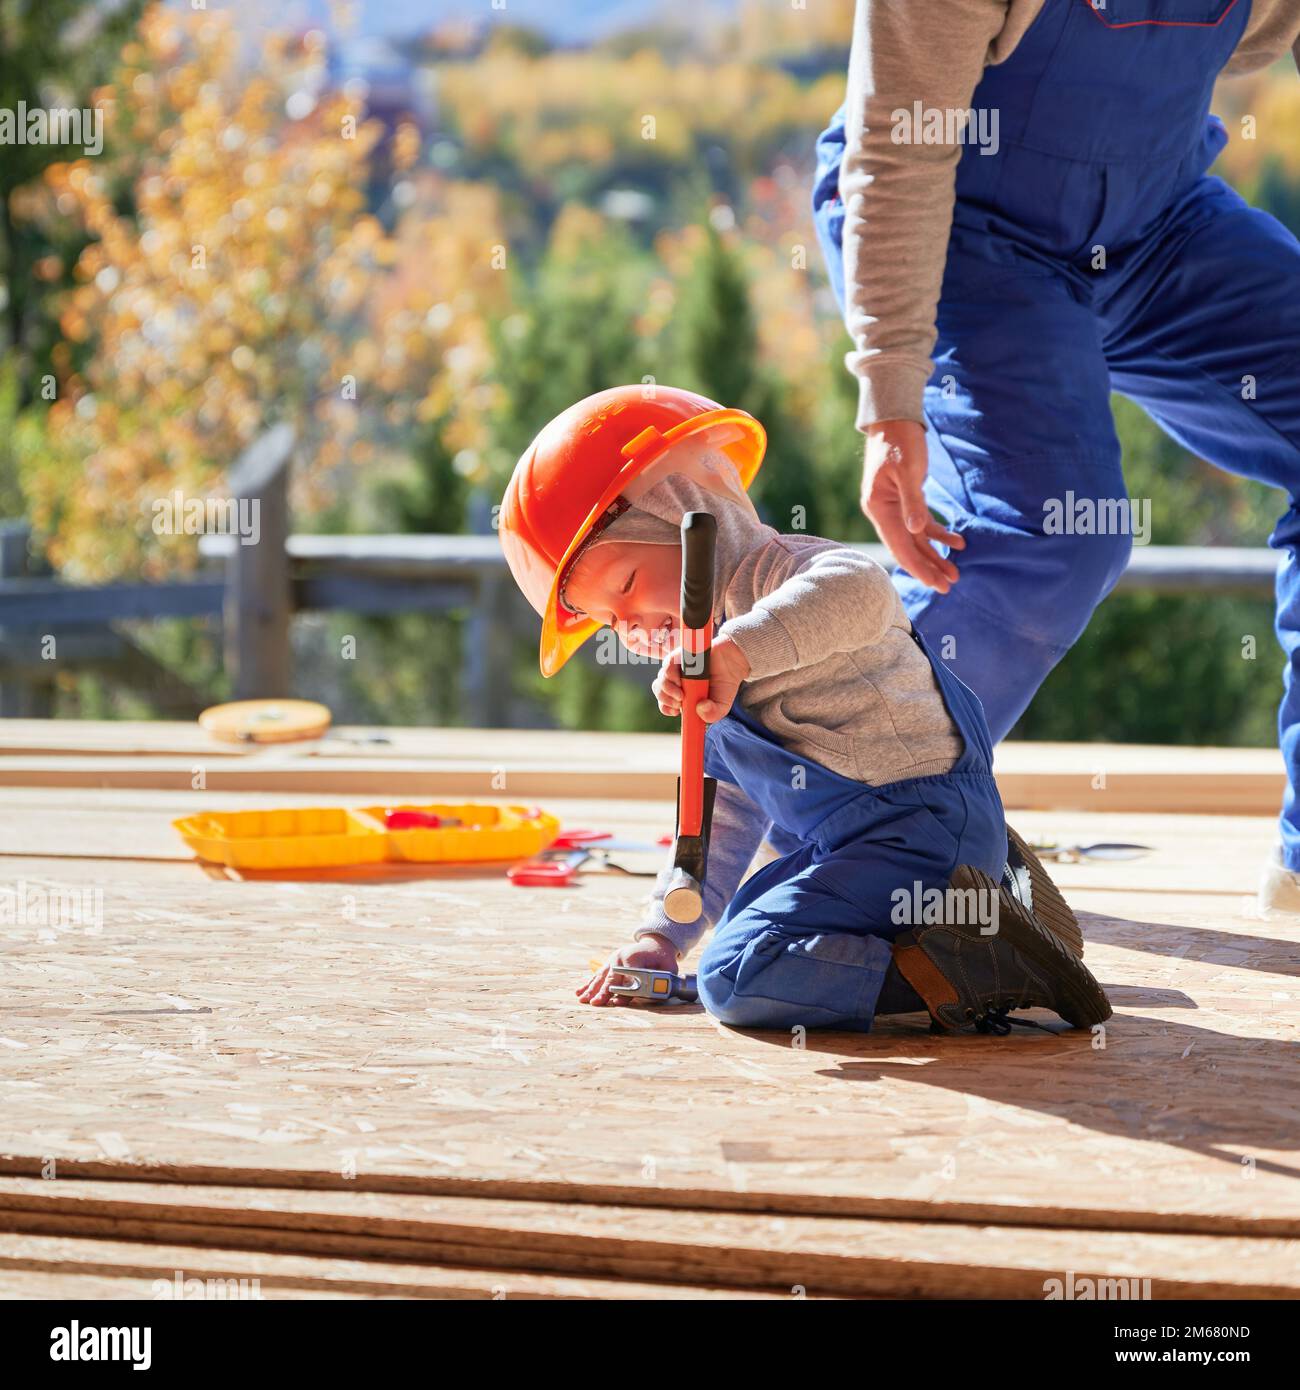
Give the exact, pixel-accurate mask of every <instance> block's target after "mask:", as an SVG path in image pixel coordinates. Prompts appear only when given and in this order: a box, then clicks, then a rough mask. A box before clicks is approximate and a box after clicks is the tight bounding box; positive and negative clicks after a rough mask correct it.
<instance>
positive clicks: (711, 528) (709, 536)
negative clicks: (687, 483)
mask: <svg viewBox="0 0 1300 1390" xmlns="http://www.w3.org/2000/svg"><path fill="white" fill-rule="evenodd" d="M717 529H718V526H717V522H716V521H715V520H714V518H713V516H712V515H711V514H710V513H709V512H687V513H686V515H685V516H684V517H683V518H682V604H681V629H682V775H681V801H680V806H679V808H678V825H677V833H678V834H679V835H699V834H700V833H701V832H702V829H703V824H704V728H705V725H704V721H703V720H702V719H701V718H700V716H699V715H698V714H697V713H696V710H695V707H696V705H698V704H699V702H700V701H701V700H706V699H708V695H709V652H710V650H711V649H712V647H713V557H714V547H715V541H716V537H717Z"/></svg>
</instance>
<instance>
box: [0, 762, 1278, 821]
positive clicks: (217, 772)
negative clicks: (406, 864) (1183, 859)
mask: <svg viewBox="0 0 1300 1390" xmlns="http://www.w3.org/2000/svg"><path fill="white" fill-rule="evenodd" d="M200 764H203V759H202V758H187V759H164V758H156V759H153V760H151V762H150V763H149V764H148V765H143V766H142V765H141V764H140V762H139V761H138V760H136V759H121V758H119V759H110V758H102V759H89V760H86V759H77V758H61V759H58V760H53V761H47V760H43V759H30V758H8V759H0V787H79V788H95V789H100V790H113V789H117V790H148V791H190V790H192V787H193V777H194V768H195V766H197V765H200ZM498 775H499V769H493V768H486V767H484V768H463V767H462V768H448V767H446V766H445V765H443V764H439V763H437V762H433V761H431V762H428V763H423V764H422V763H420V762H412V761H404V762H403V763H402V764H401V766H395V767H382V766H376V765H374V764H373V763H360V764H353V763H351V762H350V760H348V761H345V760H336V761H335V762H332V763H328V764H327V763H323V762H322V763H309V762H304V761H294V760H287V761H286V762H284V763H282V764H275V763H270V762H262V761H260V760H259V761H253V760H251V759H250V760H248V761H247V762H244V763H238V762H236V764H235V765H215V766H213V765H204V777H205V782H204V785H205V790H206V791H207V792H209V793H211V792H221V793H240V792H271V793H275V794H277V795H283V796H291V795H294V794H296V793H313V794H316V793H329V794H331V795H340V796H386V797H393V796H420V797H424V798H433V797H482V798H486V799H491V800H500V799H502V797H503V796H509V797H511V798H518V799H521V800H529V801H531V800H542V799H545V798H547V797H575V798H588V799H596V800H600V799H609V798H613V799H617V800H629V799H630V800H638V801H672V800H673V799H674V797H675V796H676V786H677V782H676V774H675V773H673V772H670V771H668V770H662V771H659V770H652V769H636V768H629V769H620V771H619V772H618V773H617V775H614V774H611V773H610V772H609V770H608V768H607V767H599V768H589V769H586V768H574V767H572V766H571V765H569V766H560V765H556V766H554V767H520V768H517V769H513V770H511V771H510V772H509V780H508V790H507V791H503V790H502V789H501V788H500V787H499V786H498V785H494V781H495V779H496V778H497V777H498ZM997 780H998V787H999V790H1000V791H1001V794H1002V800H1003V802H1004V803H1005V805H1006V806H1007V808H1008V809H1009V810H1013V811H1086V812H1098V813H1108V814H1129V813H1134V812H1138V813H1169V812H1182V813H1184V814H1189V815H1232V816H1265V815H1275V814H1276V813H1277V810H1278V808H1279V807H1280V805H1281V803H1282V794H1283V791H1284V789H1285V779H1284V777H1283V776H1282V775H1281V774H1280V773H1273V772H1258V773H1255V772H1217V773H1216V772H1210V773H1206V772H1198V771H1195V770H1190V771H1187V772H1167V773H1161V772H1141V773H1116V774H1114V775H1112V776H1109V777H1108V778H1107V779H1106V784H1105V787H1104V788H1103V789H1099V788H1098V787H1097V786H1096V785H1095V781H1094V777H1093V776H1092V775H1091V774H1089V773H1088V772H1085V771H1079V772H1059V771H1052V770H1051V769H1050V768H1044V769H1043V770H1041V771H1037V772H1000V773H999V774H998V778H997Z"/></svg>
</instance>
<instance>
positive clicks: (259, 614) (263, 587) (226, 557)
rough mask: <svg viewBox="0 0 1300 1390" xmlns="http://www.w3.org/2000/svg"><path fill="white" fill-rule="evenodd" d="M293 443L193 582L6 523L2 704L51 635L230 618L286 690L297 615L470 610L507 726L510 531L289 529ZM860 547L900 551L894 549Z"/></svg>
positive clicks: (1190, 589) (1268, 580)
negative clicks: (51, 542)
mask: <svg viewBox="0 0 1300 1390" xmlns="http://www.w3.org/2000/svg"><path fill="white" fill-rule="evenodd" d="M293 454H294V438H293V434H292V431H291V430H290V429H289V427H288V426H278V427H276V428H274V429H272V430H271V431H269V432H268V433H267V434H265V435H263V436H262V437H261V438H260V439H259V440H258V441H257V442H256V443H255V444H254V445H253V446H252V447H251V448H250V449H249V450H248V451H247V452H246V453H245V454H244V455H243V456H242V457H241V459H240V460H239V462H238V463H237V464H236V466H235V468H234V469H233V470H232V471H231V474H230V479H229V483H230V495H231V497H232V498H233V499H235V500H236V501H237V502H245V503H254V502H255V503H256V504H257V508H258V514H259V536H258V539H257V542H256V544H248V543H245V542H244V541H243V540H242V539H241V538H240V537H238V536H235V535H227V534H221V535H206V536H202V537H200V538H199V554H200V558H201V562H202V567H201V568H200V571H199V573H198V574H197V575H196V576H195V577H194V578H192V579H187V580H177V581H172V582H169V583H164V584H141V583H122V584H106V585H98V586H90V587H85V586H77V585H68V584H64V583H62V582H60V581H59V580H57V579H55V578H49V577H34V576H32V575H31V574H29V573H28V569H27V558H26V557H27V532H26V528H25V525H24V524H22V523H12V522H10V523H0V716H3V715H6V714H8V715H18V714H28V715H32V714H40V713H42V712H43V711H42V709H41V704H42V703H43V701H42V700H40V699H39V698H37V699H35V700H33V697H32V693H31V691H30V690H29V689H25V686H27V685H30V684H31V683H32V682H33V681H35V683H37V684H39V683H40V682H39V675H40V667H39V650H40V646H41V642H42V640H43V637H44V636H45V635H46V634H59V635H60V646H61V647H62V648H63V657H64V658H66V659H67V660H70V661H73V662H76V661H77V660H78V657H79V656H80V658H81V659H82V660H84V661H86V662H88V663H89V664H92V665H93V664H94V663H95V662H96V661H100V662H102V661H105V660H109V659H111V658H112V657H113V655H114V654H116V659H118V660H121V659H122V658H123V654H124V653H125V654H126V656H127V657H128V658H129V660H130V661H131V662H132V663H133V664H134V665H135V666H136V667H137V668H139V670H140V672H141V674H142V675H148V674H149V658H148V657H147V656H146V655H145V654H144V653H142V652H140V650H139V649H138V648H133V647H132V646H131V644H130V643H129V641H128V640H127V639H126V638H124V637H123V636H122V635H121V633H120V632H119V631H117V630H116V629H115V628H114V626H113V625H114V624H115V623H118V622H121V621H122V620H126V619H141V618H146V619H147V618H190V617H201V616H208V617H215V616H220V618H221V620H222V627H223V636H224V647H225V662H226V667H227V670H228V671H229V673H230V676H231V681H232V689H233V692H234V694H235V696H236V698H241V699H243V698H254V697H259V696H277V695H286V694H288V693H289V691H290V684H291V679H292V671H291V663H290V645H289V628H290V622H291V620H292V617H293V614H294V613H296V612H310V611H322V610H344V611H349V612H355V613H361V614H384V613H400V612H407V613H409V612H424V613H446V612H458V611H459V612H463V613H464V614H465V616H466V621H467V623H468V624H469V633H468V640H467V642H466V643H465V645H464V650H465V653H466V660H465V663H464V669H463V670H462V673H461V689H462V695H463V699H464V702H465V709H466V711H467V713H468V715H469V716H470V722H472V723H475V724H478V725H482V726H489V727H491V726H502V725H505V724H508V723H510V722H511V719H510V717H509V716H510V711H511V698H510V681H509V671H510V662H511V653H512V650H513V648H514V643H515V641H516V640H517V639H519V638H526V639H529V640H532V641H534V642H535V641H536V634H537V618H536V615H535V614H534V613H533V612H532V610H531V608H529V606H528V604H527V603H526V601H525V600H524V599H523V597H522V596H521V595H520V594H519V592H518V590H517V589H516V588H515V586H514V583H513V582H512V580H511V578H510V575H509V572H508V570H507V568H506V562H505V557H504V555H503V554H502V551H501V547H500V544H499V543H498V540H497V537H496V536H495V535H474V536H466V535H373V536H362V535H344V536H337V535H294V534H290V533H289V529H288V524H289V507H288V479H289V473H290V468H291V463H292V458H293ZM854 548H855V549H858V550H860V551H862V552H863V553H864V554H867V555H870V556H872V557H873V558H874V559H876V560H879V561H880V562H881V563H882V564H889V563H891V562H890V560H889V556H888V553H887V552H886V550H885V548H884V547H883V546H880V545H859V546H855V547H854ZM1279 559H1280V557H1279V555H1278V553H1277V552H1276V551H1273V550H1269V549H1267V548H1264V547H1259V548H1238V547H1213V548H1206V547H1202V546H1138V547H1135V548H1134V550H1133V554H1132V558H1131V560H1130V562H1129V565H1128V568H1127V570H1126V571H1125V573H1124V574H1123V576H1122V577H1121V578H1120V581H1119V584H1118V586H1117V587H1118V589H1120V590H1146V591H1152V592H1159V593H1182V594H1186V593H1215V594H1221V593H1237V594H1246V595H1253V596H1259V597H1265V596H1271V594H1272V592H1273V584H1274V578H1275V575H1276V571H1277V566H1278V563H1279ZM64 638H67V639H69V640H67V641H64V640H63V639H64ZM586 659H591V658H590V656H588V657H587V658H586ZM620 669H622V668H620ZM149 678H150V679H154V680H157V681H159V682H163V683H164V684H165V682H166V681H167V680H168V679H169V675H168V673H167V672H165V671H164V670H163V669H162V668H157V667H156V664H155V668H154V670H153V671H152V674H151V675H149ZM170 678H171V679H173V680H174V679H175V678H174V677H170Z"/></svg>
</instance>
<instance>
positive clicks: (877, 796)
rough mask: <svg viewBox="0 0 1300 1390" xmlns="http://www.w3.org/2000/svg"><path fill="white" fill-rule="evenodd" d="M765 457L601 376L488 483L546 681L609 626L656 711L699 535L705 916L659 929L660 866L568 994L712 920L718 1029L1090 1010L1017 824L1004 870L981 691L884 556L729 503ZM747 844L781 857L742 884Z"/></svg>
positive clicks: (677, 689)
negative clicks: (706, 524)
mask: <svg viewBox="0 0 1300 1390" xmlns="http://www.w3.org/2000/svg"><path fill="white" fill-rule="evenodd" d="M764 444H765V436H764V433H763V430H762V427H761V426H760V425H759V423H758V421H756V420H755V419H753V418H752V417H751V416H749V415H747V414H746V413H745V412H743V411H739V410H728V409H723V408H722V407H720V406H718V405H717V404H716V403H714V402H713V401H709V400H707V399H705V398H704V397H702V396H698V395H695V394H693V393H691V392H688V391H681V390H675V389H672V388H667V387H662V386H655V387H640V386H631V387H618V388H615V389H613V390H609V391H601V392H598V393H597V394H595V395H593V396H589V397H587V398H586V399H585V400H582V401H579V402H578V403H577V404H576V405H574V406H572V407H570V408H569V409H568V410H566V411H564V412H563V413H562V414H561V415H559V416H557V417H556V418H555V419H554V420H552V421H551V422H550V424H548V425H547V426H546V427H545V428H544V429H543V430H542V431H541V432H540V433H539V434H538V436H537V438H536V439H535V440H534V441H533V443H532V444H531V445H530V447H529V448H528V449H527V450H526V451H525V453H524V454H523V456H522V457H521V459H520V460H519V463H518V465H517V466H516V468H515V472H514V475H513V477H512V478H511V480H510V484H509V486H508V488H507V490H506V494H505V497H504V499H503V503H502V506H501V510H500V535H501V540H502V545H503V548H504V550H505V553H506V558H507V560H508V562H509V565H510V569H511V572H512V574H513V575H514V577H515V580H516V582H517V583H518V584H519V586H520V588H521V589H522V590H523V592H524V594H525V595H526V596H527V597H528V599H529V601H530V602H531V603H532V605H533V607H534V608H535V609H536V610H537V612H538V613H539V614H541V617H542V641H541V668H542V672H543V674H545V675H548V676H549V675H554V674H555V672H556V671H558V670H559V669H560V668H561V666H563V664H564V662H565V661H566V660H567V659H568V657H569V656H570V655H571V654H572V653H573V652H574V651H575V650H576V649H577V648H578V646H580V645H581V644H582V642H584V641H585V640H586V639H587V638H588V637H590V636H591V635H592V633H594V632H596V631H597V630H598V629H599V628H600V627H602V626H606V625H608V626H609V627H612V628H613V629H614V630H615V631H616V632H617V634H618V636H619V638H620V639H621V640H622V642H623V643H624V644H625V645H626V646H627V647H628V648H630V649H631V650H633V651H636V652H638V653H640V654H643V655H650V656H654V657H658V658H660V660H661V663H662V664H661V667H660V671H659V674H658V676H657V678H656V680H655V682H654V687H653V688H654V691H655V694H656V696H657V697H658V701H659V707H660V709H661V710H662V711H663V712H664V713H665V714H667V715H675V714H678V713H679V712H680V708H681V701H682V686H681V661H680V650H679V648H678V647H677V642H676V633H675V629H676V628H677V624H678V613H677V610H678V595H679V591H680V583H681V542H680V526H681V520H682V517H683V515H684V514H685V513H686V512H688V511H708V512H710V513H712V515H713V516H714V518H715V519H716V522H717V548H716V560H715V584H714V594H715V600H714V603H715V611H714V618H715V624H716V635H715V636H714V639H713V648H712V656H711V664H710V679H709V692H708V699H707V701H704V702H702V703H701V704H700V705H699V706H698V709H699V713H700V715H701V717H702V718H703V719H704V720H705V722H706V723H707V725H708V729H707V733H706V736H705V771H706V773H707V774H709V775H710V776H713V777H715V778H717V779H718V788H717V797H716V801H715V804H714V810H713V819H712V832H711V836H710V845H709V860H708V877H707V881H706V884H705V890H704V904H703V910H702V912H701V914H700V916H699V918H698V919H697V920H696V921H695V922H692V923H689V924H681V923H678V922H674V921H671V920H670V919H669V918H668V916H667V915H666V914H665V912H664V910H663V905H662V893H663V885H664V883H665V882H666V879H667V874H666V873H665V874H664V875H663V876H661V881H660V886H659V888H658V889H657V890H656V893H655V895H654V897H653V899H652V902H651V905H650V909H649V911H648V912H647V913H646V915H645V917H644V919H643V920H642V922H641V924H640V926H639V927H638V929H637V931H636V932H635V939H634V941H633V942H632V943H630V944H629V945H627V946H625V947H624V948H622V949H621V950H619V951H617V952H616V953H615V955H614V956H613V958H612V959H611V961H610V963H609V965H607V966H606V967H604V968H603V969H602V970H600V971H598V972H597V973H596V974H595V975H594V976H592V978H591V979H590V980H588V981H587V983H586V984H585V985H584V986H583V987H582V988H581V989H580V990H579V991H578V995H579V997H580V998H581V999H583V1000H584V1001H585V1002H587V1003H590V1004H597V1005H600V1004H608V1003H612V1002H615V999H616V996H613V995H611V993H610V973H611V971H615V972H616V971H617V967H619V966H620V965H636V966H644V967H649V968H652V969H660V970H675V969H676V968H677V964H678V962H679V961H680V960H681V959H682V958H683V957H684V956H685V955H686V954H687V953H688V952H689V951H690V950H691V949H692V947H693V946H694V945H695V944H696V942H697V941H698V940H699V939H700V938H701V937H702V936H703V935H704V933H705V932H706V931H708V930H709V929H710V928H711V927H712V928H713V935H712V938H711V940H710V941H709V943H708V945H707V946H706V948H705V950H704V954H703V957H702V959H701V961H700V964H699V967H698V988H699V995H700V1000H701V1002H702V1003H703V1004H704V1006H705V1007H706V1008H707V1009H708V1010H709V1012H710V1013H711V1014H713V1015H714V1016H715V1017H716V1018H718V1019H719V1020H721V1021H722V1022H724V1023H727V1024H730V1025H733V1026H736V1027H749V1028H781V1029H785V1028H791V1027H797V1026H803V1027H809V1028H817V1027H821V1028H844V1029H858V1030H865V1029H868V1028H870V1027H871V1024H872V1020H873V1019H874V1018H875V1017H876V1016H877V1015H878V1014H884V1013H910V1012H917V1011H926V1012H928V1013H929V1014H930V1016H931V1018H932V1020H933V1021H934V1023H935V1024H936V1025H937V1026H938V1027H939V1028H940V1029H942V1030H945V1031H951V1032H966V1031H980V1032H994V1033H1006V1032H1007V1031H1009V1027H1010V1025H1011V1024H1012V1023H1019V1022H1026V1021H1027V1020H1022V1019H1016V1018H1011V1017H1010V1014H1011V1013H1012V1011H1015V1010H1020V1009H1027V1008H1034V1007H1039V1008H1045V1009H1050V1010H1052V1011H1053V1012H1055V1013H1057V1014H1059V1015H1060V1016H1061V1017H1062V1018H1064V1019H1065V1020H1066V1021H1067V1022H1068V1023H1070V1024H1072V1025H1073V1026H1076V1027H1089V1026H1092V1025H1095V1024H1098V1023H1100V1022H1102V1021H1103V1020H1104V1019H1106V1018H1107V1017H1109V1015H1110V1005H1109V1003H1108V1002H1107V1000H1106V996H1105V994H1104V993H1103V991H1102V989H1101V987H1100V985H1098V983H1097V981H1096V980H1095V979H1094V978H1093V976H1092V975H1091V973H1090V972H1089V971H1088V969H1087V968H1086V967H1085V966H1084V965H1083V963H1082V961H1081V960H1079V959H1078V958H1077V954H1076V953H1077V952H1080V951H1081V942H1080V941H1079V938H1078V937H1077V923H1075V921H1074V918H1073V915H1072V914H1071V913H1070V912H1069V910H1068V908H1067V907H1066V906H1065V904H1064V902H1063V900H1062V899H1061V898H1060V896H1059V894H1058V893H1056V891H1055V889H1054V888H1053V887H1052V885H1051V883H1050V880H1049V879H1048V878H1047V875H1046V873H1045V872H1044V871H1043V870H1042V867H1041V865H1039V864H1038V863H1037V861H1036V860H1034V859H1033V858H1032V855H1030V854H1029V852H1028V851H1027V850H1026V849H1025V847H1024V846H1023V843H1022V842H1020V841H1019V840H1018V838H1016V837H1014V836H1013V837H1012V840H1013V843H1012V845H1011V846H1010V850H1011V855H1010V861H1009V858H1008V853H1009V844H1008V830H1007V827H1006V823H1005V820H1004V817H1003V810H1002V804H1001V801H1000V799H999V797H998V792H997V787H996V785H995V783H994V780H993V776H992V772H991V767H990V760H991V756H992V749H991V745H990V740H989V734H988V729H987V727H986V725H985V722H984V717H983V713H982V711H981V709H980V706H979V702H978V701H977V700H976V699H975V697H974V696H973V695H972V694H971V692H970V691H969V690H968V689H967V688H966V687H965V686H964V685H962V684H961V682H960V681H958V680H957V679H956V678H955V677H954V676H953V675H952V674H951V673H950V672H949V671H948V670H947V668H946V667H945V666H944V665H943V663H942V662H940V661H938V660H936V659H935V658H934V656H933V655H932V654H931V652H930V651H929V650H928V648H927V647H926V645H925V642H924V640H923V639H922V638H921V636H920V634H919V633H917V632H916V631H915V630H914V629H913V627H912V624H911V623H910V622H909V621H908V619H907V616H906V614H905V613H904V612H903V609H902V606H901V604H900V602H899V599H898V597H897V594H896V593H895V590H894V588H893V585H892V584H891V582H890V579H889V576H888V575H887V574H886V572H885V571H884V570H883V569H882V568H881V567H880V566H879V565H877V564H875V563H874V561H871V560H869V559H867V558H866V557H865V556H863V555H861V554H859V553H858V552H856V551H854V550H852V549H849V548H847V547H845V546H842V545H839V544H837V543H836V542H834V541H830V540H824V539H822V538H820V537H815V536H809V535H806V534H800V535H783V534H780V533H778V532H777V531H776V530H774V529H773V528H772V527H770V526H767V525H765V524H764V523H763V522H762V521H761V520H760V519H759V517H758V514H757V512H756V511H755V510H754V507H753V504H752V503H751V502H750V500H749V498H748V496H747V495H746V489H747V488H748V487H749V485H750V483H751V482H752V480H753V478H754V475H755V474H756V473H757V471H758V468H759V465H760V464H761V462H762V457H763V449H764ZM765 840H767V841H768V842H770V843H771V844H772V845H773V846H774V847H775V848H776V849H777V850H778V851H779V853H780V857H779V858H777V859H775V860H772V861H771V862H769V863H766V864H764V865H763V866H762V867H761V868H759V869H758V870H756V871H755V872H754V873H752V874H750V875H749V877H748V878H745V874H746V871H747V870H748V869H749V867H750V863H751V861H752V859H753V857H754V854H755V852H756V851H757V850H758V848H759V846H760V845H761V844H762V843H763V842H764V841H765ZM1031 878H1032V885H1031V884H1030V882H1029V881H1030V879H1031ZM742 880H743V882H742ZM1031 906H1032V907H1033V908H1034V909H1036V912H1035V911H1031ZM1036 914H1037V915H1036Z"/></svg>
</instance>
